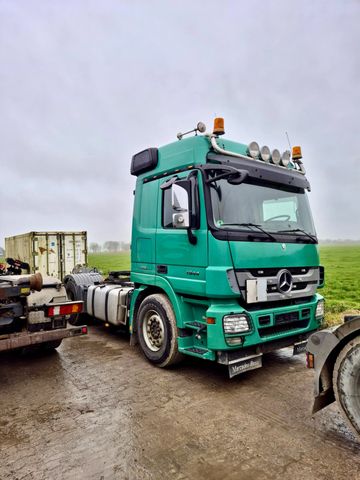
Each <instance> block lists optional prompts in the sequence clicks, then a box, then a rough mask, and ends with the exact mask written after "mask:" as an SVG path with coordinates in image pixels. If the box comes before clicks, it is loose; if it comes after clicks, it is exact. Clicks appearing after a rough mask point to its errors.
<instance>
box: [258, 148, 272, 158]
mask: <svg viewBox="0 0 360 480" xmlns="http://www.w3.org/2000/svg"><path fill="white" fill-rule="evenodd" d="M260 157H261V159H262V160H264V162H269V161H270V157H271V154H270V148H269V147H267V146H266V145H264V146H263V147H261V150H260Z"/></svg>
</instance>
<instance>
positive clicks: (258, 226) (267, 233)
mask: <svg viewBox="0 0 360 480" xmlns="http://www.w3.org/2000/svg"><path fill="white" fill-rule="evenodd" d="M224 225H225V226H227V225H229V226H231V225H236V226H237V227H250V228H252V227H255V228H257V229H258V230H260V232H262V233H265V235H267V236H268V237H269V238H270V239H271V240H272V241H273V242H277V240H276V238H275V237H273V236H272V235H271V233H269V232H267V231H266V230H264V229H263V228H262V227H260V225H257V224H256V223H223V224H222V225H221V226H222V227H223V226H224Z"/></svg>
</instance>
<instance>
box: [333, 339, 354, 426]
mask: <svg viewBox="0 0 360 480" xmlns="http://www.w3.org/2000/svg"><path fill="white" fill-rule="evenodd" d="M333 386H334V392H335V398H336V400H337V402H338V405H339V406H340V408H341V410H342V412H343V414H344V415H345V416H346V418H347V419H348V421H349V422H350V425H351V427H352V428H353V429H354V430H355V431H356V433H357V434H360V336H359V337H356V338H354V339H353V340H350V342H349V343H348V344H346V345H345V347H344V348H343V349H342V350H341V352H340V353H339V356H338V358H337V360H336V363H335V367H334V373H333Z"/></svg>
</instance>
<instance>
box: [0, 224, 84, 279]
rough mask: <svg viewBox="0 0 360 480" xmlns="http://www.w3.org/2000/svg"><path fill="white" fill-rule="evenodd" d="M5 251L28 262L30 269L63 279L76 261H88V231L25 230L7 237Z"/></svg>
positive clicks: (32, 271)
mask: <svg viewBox="0 0 360 480" xmlns="http://www.w3.org/2000/svg"><path fill="white" fill-rule="evenodd" d="M5 252H6V257H7V258H14V259H18V260H21V261H22V262H25V263H28V264H29V265H30V273H36V272H40V273H41V274H43V275H45V276H46V275H49V276H51V277H56V278H59V279H60V280H62V279H63V278H64V276H65V275H67V274H69V273H71V271H72V269H73V268H74V267H75V266H76V265H86V264H87V233H86V232H30V233H24V234H22V235H16V236H14V237H8V238H5Z"/></svg>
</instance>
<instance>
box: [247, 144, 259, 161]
mask: <svg viewBox="0 0 360 480" xmlns="http://www.w3.org/2000/svg"><path fill="white" fill-rule="evenodd" d="M248 154H249V155H250V157H252V158H258V157H259V154H260V147H259V144H258V143H257V142H250V143H249V145H248Z"/></svg>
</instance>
